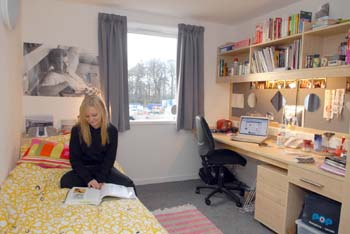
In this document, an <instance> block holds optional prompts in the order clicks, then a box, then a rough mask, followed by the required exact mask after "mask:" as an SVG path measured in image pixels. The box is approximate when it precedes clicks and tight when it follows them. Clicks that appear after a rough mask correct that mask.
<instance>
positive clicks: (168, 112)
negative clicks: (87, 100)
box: [128, 33, 177, 121]
mask: <svg viewBox="0 0 350 234" xmlns="http://www.w3.org/2000/svg"><path fill="white" fill-rule="evenodd" d="M176 44H177V39H176V38H169V37H162V36H150V35H144V34H135V33H128V70H129V114H130V120H135V121H145V120H175V117H176V113H175V112H176V103H175V93H176Z"/></svg>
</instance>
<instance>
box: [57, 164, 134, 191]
mask: <svg viewBox="0 0 350 234" xmlns="http://www.w3.org/2000/svg"><path fill="white" fill-rule="evenodd" d="M105 183H111V184H119V185H124V186H126V187H133V188H134V190H135V193H136V188H135V185H134V182H133V181H132V180H131V179H130V178H129V177H127V176H126V175H124V174H123V173H121V172H120V171H118V170H117V169H116V168H114V167H113V168H112V169H111V170H110V172H109V173H108V175H107V177H106V181H105ZM72 187H87V184H86V183H85V182H84V180H83V179H82V178H81V177H80V176H79V175H78V174H77V173H76V172H75V171H74V170H72V171H68V172H67V173H66V174H64V175H63V176H62V178H61V188H72Z"/></svg>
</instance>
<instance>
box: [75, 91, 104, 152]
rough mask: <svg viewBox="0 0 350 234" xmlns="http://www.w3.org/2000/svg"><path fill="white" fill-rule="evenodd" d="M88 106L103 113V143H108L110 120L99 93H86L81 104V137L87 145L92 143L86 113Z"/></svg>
mask: <svg viewBox="0 0 350 234" xmlns="http://www.w3.org/2000/svg"><path fill="white" fill-rule="evenodd" d="M88 107H94V108H96V110H97V111H98V112H99V113H100V114H101V144H102V145H106V143H108V142H109V139H108V132H107V127H108V120H107V110H106V106H105V104H104V102H103V101H102V99H101V98H100V97H99V96H97V95H86V96H85V98H84V100H83V102H82V103H81V105H80V110H79V126H80V132H81V137H82V138H83V140H84V142H85V144H86V145H87V146H90V145H91V133H90V126H89V123H88V122H87V121H86V118H85V115H86V110H87V108H88Z"/></svg>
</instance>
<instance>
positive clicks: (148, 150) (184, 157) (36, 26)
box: [22, 0, 232, 184]
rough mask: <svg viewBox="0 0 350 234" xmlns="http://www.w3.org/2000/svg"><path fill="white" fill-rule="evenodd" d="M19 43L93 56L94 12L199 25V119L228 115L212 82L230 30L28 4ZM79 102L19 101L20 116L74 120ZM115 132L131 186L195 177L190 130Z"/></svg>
mask: <svg viewBox="0 0 350 234" xmlns="http://www.w3.org/2000/svg"><path fill="white" fill-rule="evenodd" d="M23 11H24V14H23V30H22V33H23V41H25V42H38V43H49V44H51V45H55V44H62V45H71V46H79V47H81V48H84V49H87V50H90V51H91V52H93V53H96V54H97V51H98V44H97V14H98V12H106V13H115V14H121V15H126V16H127V17H128V22H129V23H143V24H156V25H159V26H165V27H173V28H177V24H179V23H190V24H196V25H202V26H204V27H205V49H204V50H205V51H204V54H205V59H204V67H205V72H204V74H205V115H206V117H207V120H208V122H209V123H214V122H215V120H216V119H218V118H222V117H226V116H228V102H227V100H228V98H229V96H228V94H229V92H228V87H227V86H226V85H224V84H223V85H218V84H216V83H215V74H216V48H217V46H218V45H220V44H222V43H223V42H226V41H230V38H231V35H230V33H229V32H230V31H231V32H232V30H230V27H227V26H223V25H219V24H212V23H207V22H198V21H193V20H191V19H179V18H171V17H166V16H161V15H152V14H146V13H142V12H130V11H119V10H118V9H117V8H111V7H109V8H106V7H99V6H96V5H87V4H79V3H69V2H68V1H56V0H31V1H24V4H23ZM80 101H81V99H79V98H78V99H77V98H66V99H61V98H43V97H28V96H24V97H23V102H24V107H23V110H24V114H25V115H32V114H51V113H52V114H53V115H54V118H55V119H54V121H55V122H56V124H57V123H58V122H59V120H60V118H75V117H76V115H77V112H78V109H77V107H78V106H79V104H80ZM131 128H132V129H131V130H130V131H127V132H125V133H121V134H120V140H119V147H118V154H117V159H118V161H119V162H121V164H122V166H123V167H124V169H125V170H126V172H127V174H128V175H129V176H130V177H131V178H132V179H134V181H135V182H136V183H137V184H144V183H154V182H164V181H176V180H184V179H190V178H196V177H197V173H198V168H199V167H200V158H199V156H198V154H197V147H196V144H195V141H194V138H193V134H192V132H185V131H180V132H177V131H176V130H175V124H132V126H131Z"/></svg>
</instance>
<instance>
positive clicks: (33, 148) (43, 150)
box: [17, 139, 71, 168]
mask: <svg viewBox="0 0 350 234" xmlns="http://www.w3.org/2000/svg"><path fill="white" fill-rule="evenodd" d="M20 163H34V164H38V165H39V166H41V167H43V168H70V167H71V165H70V162H69V148H68V145H66V144H64V143H62V142H52V141H46V140H41V139H32V143H31V145H30V147H29V148H28V149H27V150H26V151H25V153H24V154H23V157H22V158H21V159H20V160H19V161H18V163H17V164H20Z"/></svg>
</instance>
